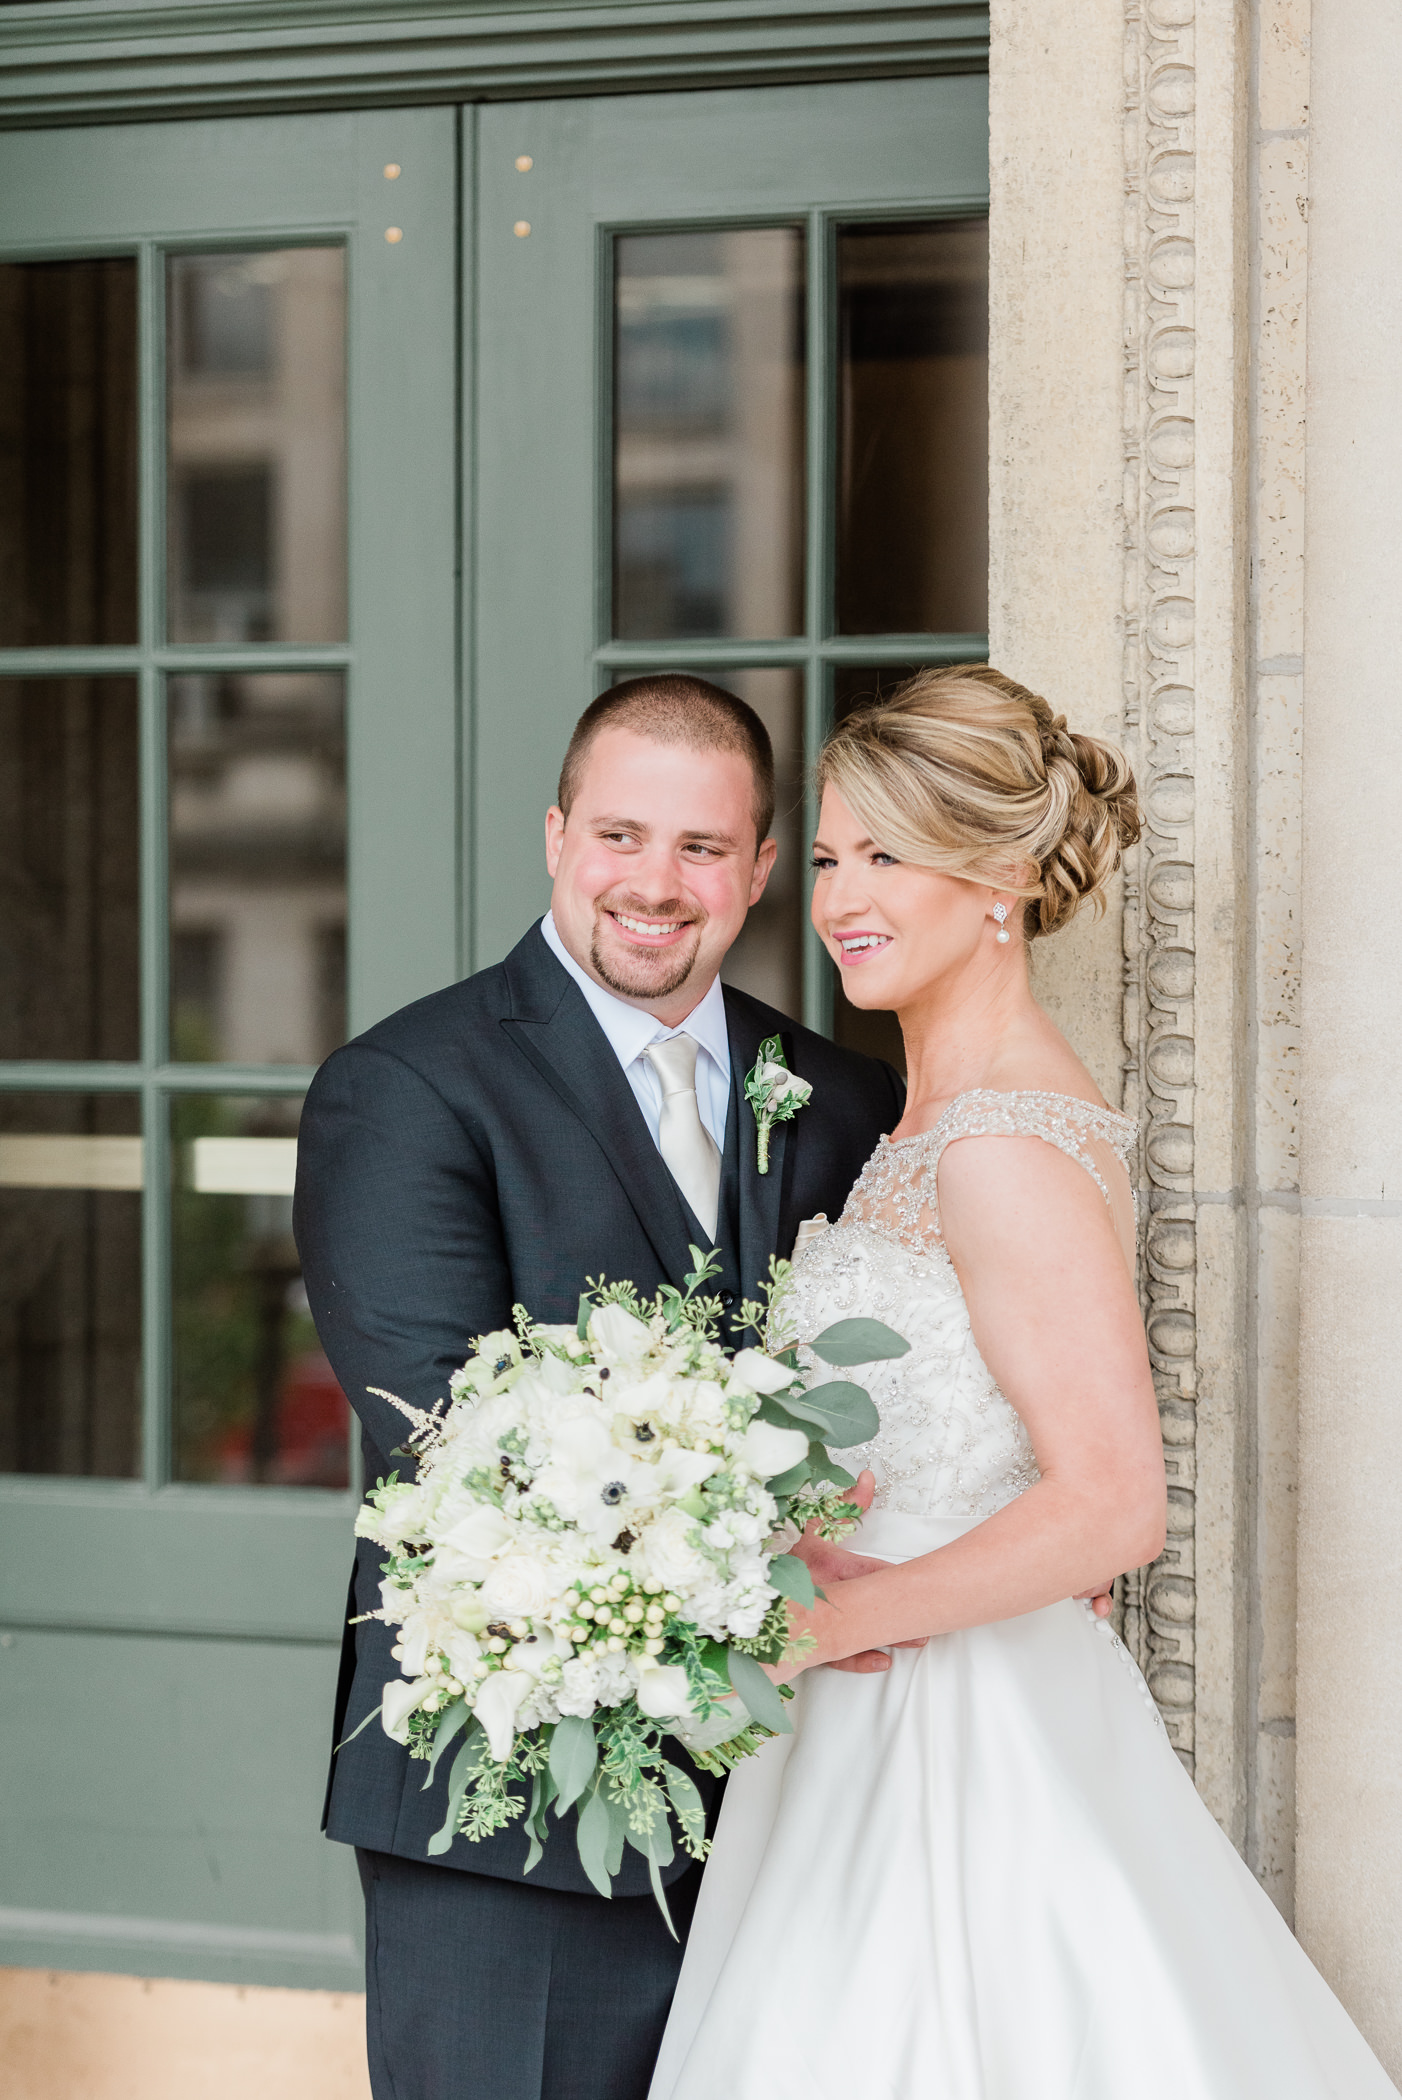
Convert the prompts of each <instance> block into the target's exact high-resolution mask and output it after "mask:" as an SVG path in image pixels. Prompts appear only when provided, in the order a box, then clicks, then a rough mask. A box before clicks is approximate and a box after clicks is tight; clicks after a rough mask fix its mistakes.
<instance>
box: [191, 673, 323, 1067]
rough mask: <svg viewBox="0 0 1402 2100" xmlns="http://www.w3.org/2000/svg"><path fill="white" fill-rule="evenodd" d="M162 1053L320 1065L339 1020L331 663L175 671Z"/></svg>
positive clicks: (237, 1061) (245, 1061)
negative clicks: (310, 668)
mask: <svg viewBox="0 0 1402 2100" xmlns="http://www.w3.org/2000/svg"><path fill="white" fill-rule="evenodd" d="M169 729H170V941H171V950H170V988H171V1009H170V1011H171V1021H170V1027H171V1055H172V1056H173V1057H175V1058H177V1059H184V1060H190V1061H195V1062H199V1061H204V1060H207V1059H211V1058H213V1059H222V1060H225V1061H227V1062H230V1063H235V1064H306V1065H314V1064H319V1063H320V1061H321V1059H322V1058H323V1057H325V1056H326V1055H327V1053H328V1052H329V1051H331V1050H333V1049H334V1048H335V1047H336V1045H337V1044H338V1043H340V1042H343V1041H344V1039H345V1030H346V986H345V949H346V725H345V682H344V680H343V678H342V677H341V675H340V673H339V672H320V671H317V672H305V671H292V672H284V671H276V672H274V671H263V672H258V673H257V674H256V675H245V674H242V673H226V672H211V673H201V674H199V675H198V676H191V677H181V678H172V679H171V680H170V685H169Z"/></svg>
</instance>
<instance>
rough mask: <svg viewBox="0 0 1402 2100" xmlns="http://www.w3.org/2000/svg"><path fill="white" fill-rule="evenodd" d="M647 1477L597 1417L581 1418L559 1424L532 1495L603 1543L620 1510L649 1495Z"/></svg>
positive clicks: (619, 1520) (619, 1524)
mask: <svg viewBox="0 0 1402 2100" xmlns="http://www.w3.org/2000/svg"><path fill="white" fill-rule="evenodd" d="M605 1309H606V1310H607V1309H608V1308H605ZM634 1324H635V1325H636V1322H635V1323H634ZM650 1472H651V1468H650V1467H647V1466H644V1465H643V1464H642V1463H641V1462H640V1461H639V1460H638V1459H636V1458H632V1457H630V1456H629V1455H628V1453H627V1452H626V1451H620V1450H619V1448H618V1446H617V1445H616V1444H615V1443H614V1441H613V1438H612V1437H611V1436H610V1434H609V1432H608V1429H607V1428H606V1427H605V1425H604V1423H603V1422H601V1421H600V1420H599V1419H598V1418H597V1417H594V1418H592V1419H590V1418H588V1417H581V1418H580V1419H578V1420H576V1421H573V1422H566V1423H563V1424H562V1425H561V1428H560V1430H559V1432H558V1433H557V1435H556V1437H555V1439H554V1442H553V1444H552V1446H551V1452H550V1462H549V1464H548V1465H544V1466H542V1467H541V1469H540V1471H539V1473H537V1475H536V1477H535V1482H534V1491H535V1493H536V1494H537V1495H540V1496H542V1497H543V1498H544V1499H545V1500H546V1501H547V1502H549V1503H552V1504H553V1505H554V1507H555V1508H556V1509H557V1510H558V1511H559V1513H560V1515H561V1516H562V1517H566V1518H568V1519H569V1520H570V1521H571V1522H572V1523H574V1524H577V1525H578V1526H579V1528H580V1530H581V1531H584V1532H587V1533H588V1534H589V1536H590V1537H591V1538H594V1539H599V1540H603V1541H605V1542H607V1541H608V1540H609V1539H611V1538H613V1537H614V1536H615V1535H616V1534H617V1533H618V1532H619V1531H620V1530H621V1529H622V1528H623V1522H624V1505H625V1504H626V1503H628V1502H629V1501H631V1500H632V1498H633V1496H634V1494H635V1493H637V1494H643V1495H645V1494H646V1493H647V1486H648V1483H647V1477H646V1476H647V1475H648V1474H649V1473H650Z"/></svg>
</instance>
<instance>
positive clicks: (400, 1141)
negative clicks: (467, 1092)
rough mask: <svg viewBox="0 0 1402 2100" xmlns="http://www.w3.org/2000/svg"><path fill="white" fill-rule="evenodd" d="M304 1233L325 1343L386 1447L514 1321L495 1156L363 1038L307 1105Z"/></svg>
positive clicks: (301, 1164) (300, 1159) (332, 1067)
mask: <svg viewBox="0 0 1402 2100" xmlns="http://www.w3.org/2000/svg"><path fill="white" fill-rule="evenodd" d="M293 1229H294V1231H295V1234H296V1239H297V1247H298V1251H299V1253H300V1254H301V1258H302V1273H303V1276H304V1279H305V1281H306V1287H307V1298H308V1302H309V1304H310V1306H311V1311H312V1318H313V1319H314V1320H315V1322H316V1328H317V1333H318V1335H319V1336H320V1337H321V1345H322V1347H323V1348H324V1349H325V1351H326V1354H327V1356H328V1358H329V1359H330V1362H331V1367H332V1369H333V1370H334V1371H335V1373H336V1376H337V1378H338V1380H339V1381H340V1385H341V1389H342V1391H343V1392H344V1393H345V1395H346V1398H347V1399H348V1400H349V1401H350V1404H351V1406H352V1407H353V1408H354V1409H355V1411H356V1413H357V1414H358V1415H359V1417H360V1419H361V1421H362V1422H363V1424H364V1426H365V1428H366V1430H367V1432H368V1433H369V1436H370V1439H371V1441H372V1442H373V1443H374V1444H375V1446H376V1448H377V1449H378V1450H379V1451H380V1452H381V1453H382V1454H384V1455H385V1456H386V1457H388V1454H389V1453H390V1452H391V1451H392V1450H394V1448H395V1447H396V1446H397V1445H399V1444H401V1443H402V1442H403V1441H404V1437H405V1435H406V1433H407V1432H408V1428H409V1425H408V1423H407V1422H406V1420H405V1418H404V1417H403V1415H401V1414H400V1413H399V1411H398V1410H397V1409H396V1408H393V1407H391V1406H390V1404H389V1402H388V1401H387V1400H381V1399H378V1398H376V1397H375V1396H374V1395H373V1394H372V1393H370V1392H368V1391H367V1387H370V1386H381V1387H383V1388H384V1389H385V1391H387V1392H391V1393H395V1394H397V1395H398V1396H399V1398H400V1399H401V1400H406V1401H408V1402H409V1403H410V1404H411V1405H412V1406H414V1407H432V1405H433V1404H434V1402H435V1401H436V1400H443V1399H446V1398H447V1393H448V1376H449V1373H450V1372H451V1371H453V1370H455V1369H456V1368H457V1366H458V1365H460V1364H461V1363H462V1362H463V1361H464V1360H465V1359H466V1357H467V1355H468V1352H469V1349H470V1346H471V1343H472V1340H473V1337H474V1336H475V1335H479V1334H483V1333H486V1332H487V1331H488V1330H489V1329H491V1328H494V1327H502V1326H507V1325H509V1324H510V1319H511V1303H512V1292H511V1277H510V1270H509V1267H508V1263H507V1260H506V1253H505V1249H504V1247H503V1244H502V1236H501V1228H500V1223H499V1220H498V1214H497V1204H496V1189H495V1180H494V1176H493V1172H492V1167H491V1161H490V1159H489V1157H488V1156H487V1155H486V1153H485V1151H484V1150H483V1149H482V1148H481V1147H480V1146H479V1144H478V1143H476V1142H474V1140H473V1138H472V1137H471V1136H470V1135H469V1133H468V1132H467V1131H466V1130H465V1129H464V1127H463V1125H462V1122H461V1121H460V1119H459V1118H458V1117H457V1116H456V1115H454V1114H453V1112H452V1111H451V1110H450V1109H449V1108H448V1106H447V1104H446V1103H445V1102H444V1101H443V1099H442V1097H441V1096H440V1095H439V1094H438V1093H437V1092H436V1090H435V1089H434V1088H433V1087H432V1086H430V1085H429V1083H428V1082H427V1080H425V1079H424V1078H422V1077H421V1075H420V1074H419V1073H418V1072H416V1071H415V1070H414V1069H413V1068H412V1066H410V1065H407V1064H406V1063H404V1061H403V1060H402V1059H401V1058H398V1057H395V1056H393V1055H392V1054H390V1053H389V1052H388V1051H384V1050H378V1049H375V1048H372V1047H370V1046H368V1045H365V1044H363V1043H353V1044H350V1045H348V1046H347V1047H346V1048H345V1049H343V1050H338V1051H337V1052H336V1053H335V1055H334V1056H333V1057H331V1058H329V1059H328V1060H327V1062H326V1063H325V1064H324V1065H323V1066H322V1068H321V1070H320V1071H319V1072H318V1074H317V1076H316V1078H315V1079H314V1080H313V1082H312V1086H311V1091H310V1092H309V1093H308V1095H307V1099H306V1102H305V1105H304V1107H303V1110H302V1124H301V1130H300V1133H299V1137H298V1145H297V1192H296V1197H295V1201H294V1206H293Z"/></svg>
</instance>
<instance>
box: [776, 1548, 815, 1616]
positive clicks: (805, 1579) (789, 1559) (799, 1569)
mask: <svg viewBox="0 0 1402 2100" xmlns="http://www.w3.org/2000/svg"><path fill="white" fill-rule="evenodd" d="M769 1583H770V1587H771V1588H773V1589H776V1590H777V1591H778V1592H779V1595H780V1596H781V1597H789V1598H791V1599H792V1600H793V1602H794V1603H795V1604H801V1605H802V1606H803V1609H804V1610H805V1611H811V1610H812V1609H813V1605H814V1601H815V1599H816V1598H817V1595H818V1592H817V1591H816V1590H815V1589H814V1587H813V1577H812V1576H811V1575H810V1574H809V1572H808V1570H807V1568H806V1567H805V1566H804V1564H803V1562H802V1561H801V1560H800V1559H799V1557H798V1555H797V1554H796V1553H776V1554H775V1556H774V1558H773V1560H771V1561H770V1563H769Z"/></svg>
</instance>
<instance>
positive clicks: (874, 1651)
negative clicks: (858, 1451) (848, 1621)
mask: <svg viewBox="0 0 1402 2100" xmlns="http://www.w3.org/2000/svg"><path fill="white" fill-rule="evenodd" d="M875 1492H876V1476H875V1474H873V1473H863V1474H861V1475H860V1476H859V1478H858V1481H857V1485H856V1486H855V1487H854V1488H853V1489H852V1492H851V1494H850V1495H849V1496H848V1498H847V1499H848V1500H849V1501H850V1502H855V1503H856V1504H857V1505H858V1507H859V1508H860V1509H862V1510H868V1509H870V1508H871V1498H872V1496H873V1494H874V1493H875ZM794 1552H795V1553H796V1554H797V1555H798V1557H799V1559H800V1560H802V1561H803V1562H805V1563H806V1565H807V1568H808V1572H809V1574H810V1575H811V1576H812V1577H813V1580H814V1582H816V1583H817V1585H818V1587H819V1589H830V1588H831V1587H832V1585H833V1584H834V1583H837V1582H850V1581H851V1580H852V1578H853V1576H854V1575H878V1574H880V1572H881V1570H882V1569H883V1568H888V1567H889V1566H890V1565H891V1563H890V1562H889V1561H886V1560H873V1559H872V1558H871V1556H870V1555H869V1554H866V1553H850V1552H849V1551H848V1550H847V1548H846V1547H845V1546H831V1545H829V1544H827V1542H826V1541H825V1540H823V1539H820V1538H819V1537H818V1536H817V1534H816V1532H815V1531H814V1530H813V1529H812V1527H811V1526H810V1527H809V1529H808V1530H807V1531H806V1532H805V1533H804V1535H803V1537H802V1538H801V1539H800V1540H799V1542H798V1544H797V1546H795V1548H794ZM899 1645H900V1646H901V1647H902V1648H923V1647H924V1645H925V1643H924V1641H923V1640H919V1641H901V1642H900V1643H899ZM890 1667H891V1658H890V1656H889V1654H888V1653H887V1651H886V1650H885V1649H884V1648H864V1649H863V1650H862V1652H861V1654H860V1655H848V1656H845V1657H844V1658H843V1660H842V1661H841V1662H835V1663H829V1664H828V1668H829V1669H830V1670H851V1671H853V1672H854V1673H856V1674H857V1675H859V1676H864V1675H869V1674H871V1673H872V1672H874V1671H879V1670H889V1669H890Z"/></svg>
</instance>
